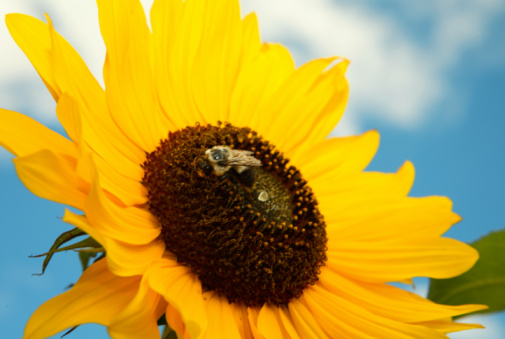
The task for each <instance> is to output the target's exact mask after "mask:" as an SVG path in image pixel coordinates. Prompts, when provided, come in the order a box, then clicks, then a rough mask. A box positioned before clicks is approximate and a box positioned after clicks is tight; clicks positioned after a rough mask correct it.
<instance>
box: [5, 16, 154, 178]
mask: <svg viewBox="0 0 505 339" xmlns="http://www.w3.org/2000/svg"><path fill="white" fill-rule="evenodd" d="M6 22H7V26H8V28H9V31H10V32H11V35H12V36H13V38H14V40H15V41H16V42H17V43H18V45H19V46H20V47H21V49H23V51H24V52H25V54H26V55H27V57H28V58H29V59H30V61H31V62H32V64H33V65H34V67H35V68H36V69H37V72H38V73H39V74H40V76H41V78H42V80H43V81H44V83H46V85H47V86H48V89H49V90H50V91H51V93H52V94H53V96H54V98H55V100H56V101H58V100H59V98H60V95H61V94H62V93H68V95H69V96H71V97H72V98H73V99H74V100H75V103H74V104H75V105H77V107H78V108H79V111H80V113H81V124H82V126H81V129H82V136H81V137H82V139H84V141H85V142H86V144H87V145H88V146H89V148H90V149H92V150H93V151H94V152H96V153H97V154H98V155H99V156H100V157H102V158H104V159H107V161H108V162H110V163H112V164H114V165H116V166H117V167H118V168H122V169H123V171H124V172H126V173H130V172H131V167H132V166H137V167H138V165H139V164H141V163H142V162H143V159H144V157H145V151H144V150H142V149H140V148H138V147H137V146H136V145H135V144H133V143H132V142H131V141H130V140H129V139H128V138H127V137H126V136H125V135H124V134H123V133H121V131H120V130H119V129H118V128H117V126H116V124H115V122H114V121H113V120H112V118H111V116H110V114H109V111H108V108H107V103H106V100H105V93H104V91H103V89H102V88H101V87H100V84H99V83H98V82H97V81H96V79H95V78H94V77H93V75H92V74H91V72H90V71H89V69H88V68H87V66H86V64H85V63H84V61H83V60H82V59H81V57H80V56H79V54H78V53H77V52H76V51H75V50H74V49H73V48H72V46H71V45H70V44H69V43H68V42H67V41H66V40H65V39H63V38H62V37H61V36H60V35H59V34H58V33H56V31H54V29H53V27H52V25H51V26H48V25H47V24H45V23H43V22H42V21H40V20H38V19H35V18H32V17H30V16H27V15H22V14H9V15H8V16H7V18H6ZM66 112H67V111H66V110H65V109H60V112H59V113H58V117H59V118H60V119H61V120H60V121H61V122H62V124H64V127H65V129H66V130H72V125H69V126H67V124H68V123H72V122H73V121H75V119H74V118H72V117H63V116H64V115H66V114H73V113H75V108H72V110H70V111H69V113H66ZM76 141H77V140H76Z"/></svg>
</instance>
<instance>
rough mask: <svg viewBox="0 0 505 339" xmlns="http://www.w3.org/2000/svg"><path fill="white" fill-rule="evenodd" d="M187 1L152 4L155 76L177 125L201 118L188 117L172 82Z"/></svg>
mask: <svg viewBox="0 0 505 339" xmlns="http://www.w3.org/2000/svg"><path fill="white" fill-rule="evenodd" d="M184 4H185V2H183V1H182V0H155V1H154V3H153V6H152V8H151V26H152V30H153V45H154V47H153V48H154V69H155V72H154V80H155V82H156V91H157V93H158V100H159V101H160V104H161V107H162V110H163V112H164V113H165V115H167V117H168V119H169V120H170V121H172V122H173V124H174V126H176V127H177V129H181V128H184V127H186V126H188V125H192V124H194V122H196V121H197V119H188V118H187V114H186V112H185V110H184V109H183V108H182V107H179V105H178V103H177V98H176V97H175V95H174V90H173V89H172V84H171V81H172V79H171V76H172V75H171V74H170V71H169V62H168V60H169V56H168V55H169V54H170V53H172V52H171V51H172V45H173V43H174V41H173V40H174V39H175V37H176V36H177V35H178V34H181V32H179V29H178V27H179V21H180V18H181V15H182V11H183V8H184V6H185V5H184Z"/></svg>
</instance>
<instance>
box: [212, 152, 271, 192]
mask: <svg viewBox="0 0 505 339" xmlns="http://www.w3.org/2000/svg"><path fill="white" fill-rule="evenodd" d="M253 154H254V152H252V151H245V150H238V149H232V148H231V147H228V146H214V147H212V148H210V149H208V150H206V151H205V155H206V156H207V159H208V160H209V162H210V164H211V165H212V167H213V168H214V174H215V175H217V176H224V175H225V174H228V173H230V170H232V171H233V173H235V174H236V177H237V179H238V180H239V181H240V182H241V183H242V184H244V185H246V186H248V187H252V185H253V183H254V170H253V167H258V166H262V163H261V161H260V160H258V159H256V158H255V157H254V156H253Z"/></svg>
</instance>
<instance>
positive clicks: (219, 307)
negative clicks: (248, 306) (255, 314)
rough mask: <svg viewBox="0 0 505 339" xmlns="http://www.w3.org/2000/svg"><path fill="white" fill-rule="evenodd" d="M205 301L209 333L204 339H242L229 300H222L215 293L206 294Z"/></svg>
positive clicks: (207, 332) (206, 333)
mask: <svg viewBox="0 0 505 339" xmlns="http://www.w3.org/2000/svg"><path fill="white" fill-rule="evenodd" d="M203 299H204V300H205V303H204V305H205V311H206V312H207V319H208V325H207V331H205V335H204V336H203V338H207V339H214V338H223V339H240V338H241V337H240V333H239V330H238V328H237V324H236V323H235V318H234V316H233V312H232V308H231V306H230V303H229V302H228V299H226V298H221V297H219V296H218V295H217V293H214V292H207V293H205V294H204V295H203Z"/></svg>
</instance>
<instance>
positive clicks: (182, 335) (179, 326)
mask: <svg viewBox="0 0 505 339" xmlns="http://www.w3.org/2000/svg"><path fill="white" fill-rule="evenodd" d="M165 319H166V320H167V324H168V326H170V328H171V329H173V330H174V331H175V333H176V334H177V338H179V339H191V335H190V334H189V332H188V330H187V329H186V325H184V321H183V320H182V316H181V314H180V313H179V311H177V310H176V309H175V307H173V306H172V305H170V304H168V305H167V308H166V311H165Z"/></svg>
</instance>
